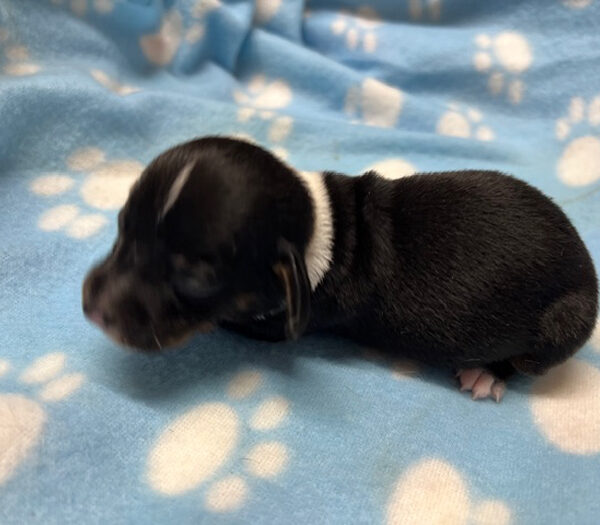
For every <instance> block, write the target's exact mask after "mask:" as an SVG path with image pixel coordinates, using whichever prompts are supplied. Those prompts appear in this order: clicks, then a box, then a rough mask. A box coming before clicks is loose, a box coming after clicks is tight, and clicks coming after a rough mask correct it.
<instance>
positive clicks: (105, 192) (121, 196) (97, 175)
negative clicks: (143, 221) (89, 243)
mask: <svg viewBox="0 0 600 525" xmlns="http://www.w3.org/2000/svg"><path fill="white" fill-rule="evenodd" d="M67 167H68V169H69V171H72V172H79V173H85V174H86V175H87V176H86V177H85V179H84V180H83V182H82V183H81V184H80V185H79V195H80V197H81V198H82V199H83V201H84V203H85V204H87V205H88V206H90V207H91V208H93V209H95V210H96V212H95V213H86V212H84V211H83V210H82V209H81V207H80V206H78V205H77V204H59V205H56V206H53V207H51V208H50V209H48V210H47V211H46V212H44V213H43V214H42V215H41V217H40V218H39V220H38V226H39V228H40V229H42V230H44V231H48V232H51V231H64V232H65V233H66V234H67V235H68V236H69V237H72V238H74V239H85V238H87V237H91V236H92V235H94V234H96V233H98V232H99V231H100V230H101V229H102V227H103V226H104V225H105V224H106V223H107V221H108V219H107V217H106V215H105V214H104V213H102V212H106V211H112V210H117V209H119V208H120V207H121V206H122V205H123V204H124V203H125V201H126V200H127V196H128V195H129V189H130V188H131V185H132V184H133V183H134V182H135V180H136V179H137V178H138V177H139V175H140V173H141V172H142V171H143V169H144V166H143V165H142V164H140V163H139V162H137V161H135V160H110V161H109V160H106V156H105V154H104V152H103V151H102V150H100V149H98V148H94V147H88V148H81V149H79V150H77V151H75V152H74V153H73V154H72V155H70V156H69V157H68V159H67ZM77 183H78V181H77V180H76V179H75V178H73V177H71V176H70V175H66V174H64V173H49V174H46V175H43V176H41V177H38V178H37V179H35V180H34V181H33V182H32V183H31V185H30V190H31V191H32V192H33V193H35V194H37V195H40V196H42V197H45V198H47V199H49V200H50V199H52V198H54V197H57V196H59V195H64V194H67V192H69V191H70V190H72V189H73V187H74V186H76V185H77Z"/></svg>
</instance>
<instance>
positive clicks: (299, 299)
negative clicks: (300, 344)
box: [273, 239, 310, 340]
mask: <svg viewBox="0 0 600 525" xmlns="http://www.w3.org/2000/svg"><path fill="white" fill-rule="evenodd" d="M278 250H279V260H278V262H277V263H276V264H275V265H274V266H273V271H274V272H275V274H276V275H277V277H279V279H280V281H281V284H282V286H283V289H284V290H285V302H286V307H287V321H286V326H285V335H286V337H287V338H288V339H293V340H295V339H298V338H299V337H300V336H301V335H302V334H303V332H304V330H305V329H306V325H307V324H308V319H309V316H310V282H309V281H308V275H307V273H306V265H305V263H304V259H303V258H302V257H301V256H300V254H299V253H298V250H296V248H295V247H294V246H293V245H292V244H290V243H289V242H287V241H285V240H283V239H280V241H279V246H278Z"/></svg>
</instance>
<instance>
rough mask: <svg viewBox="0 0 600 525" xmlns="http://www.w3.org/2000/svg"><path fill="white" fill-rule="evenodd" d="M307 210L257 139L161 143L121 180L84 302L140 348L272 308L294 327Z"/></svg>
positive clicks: (109, 328)
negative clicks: (120, 199) (122, 198)
mask: <svg viewBox="0 0 600 525" xmlns="http://www.w3.org/2000/svg"><path fill="white" fill-rule="evenodd" d="M312 213H313V212H312V209H311V204H310V198H309V196H308V193H307V191H306V190H305V188H304V186H303V185H302V183H301V181H300V180H299V179H298V177H297V176H295V174H294V173H293V172H292V170H291V169H290V168H288V167H287V166H285V165H284V164H283V163H281V162H280V161H279V160H277V159H276V158H275V157H274V156H272V155H271V154H270V153H268V152H266V151H264V150H263V149H261V148H259V147H257V146H254V145H251V144H249V143H246V142H242V141H237V140H232V139H226V138H213V137H211V138H204V139H199V140H195V141H192V142H189V143H186V144H183V145H180V146H177V147H175V148H173V149H170V150H168V151H166V152H165V153H163V154H161V155H160V156H159V157H157V158H156V159H155V160H154V161H152V163H151V164H150V165H149V166H148V167H147V168H146V170H145V171H144V173H143V174H142V175H141V177H140V179H139V180H138V182H137V183H136V184H135V185H134V187H133V188H132V190H131V193H130V195H129V198H128V200H127V203H126V204H125V206H124V207H123V209H122V210H121V212H120V214H119V234H118V237H117V240H116V242H115V244H114V246H113V249H112V252H111V253H110V254H109V255H108V256H107V257H106V259H104V261H102V262H101V263H100V264H99V265H98V266H96V267H95V268H93V269H92V270H91V271H90V272H89V274H88V275H87V277H86V279H85V281H84V284H83V309H84V312H85V314H86V316H87V317H88V318H89V319H90V320H92V321H93V322H95V323H96V324H98V325H99V326H100V327H101V328H102V329H103V330H104V331H105V332H106V334H108V335H109V336H110V337H111V338H113V339H114V340H115V341H117V342H118V343H121V344H124V345H126V346H129V347H133V348H137V349H142V350H159V349H162V348H165V347H169V346H174V345H177V344H178V343H180V342H182V341H183V340H185V339H186V338H187V337H188V336H190V335H192V334H193V333H194V332H196V331H206V330H207V329H210V328H211V327H213V326H214V325H215V324H217V323H219V322H221V321H240V320H243V321H251V320H252V319H253V318H256V317H260V318H264V317H265V316H268V315H273V314H274V313H278V314H281V312H282V311H285V312H286V314H287V315H286V316H285V319H287V321H286V326H285V333H286V335H287V336H288V337H289V338H295V337H298V336H299V335H300V334H301V332H302V331H303V330H304V328H305V327H306V323H307V321H308V308H309V300H310V284H309V282H308V278H307V274H306V268H305V263H304V250H305V248H306V245H307V242H308V239H309V237H310V235H311V230H312Z"/></svg>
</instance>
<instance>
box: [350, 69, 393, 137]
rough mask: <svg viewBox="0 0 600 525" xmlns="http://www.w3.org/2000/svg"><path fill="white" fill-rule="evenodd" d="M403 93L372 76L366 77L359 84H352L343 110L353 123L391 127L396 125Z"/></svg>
mask: <svg viewBox="0 0 600 525" xmlns="http://www.w3.org/2000/svg"><path fill="white" fill-rule="evenodd" d="M403 105H404V93H402V91H400V90H399V89H397V88H395V87H392V86H388V85H387V84H384V83H383V82H380V81H379V80H376V79H374V78H366V79H365V80H363V82H362V83H361V84H360V85H359V86H352V87H351V88H350V89H349V90H348V94H347V95H346V101H345V105H344V112H345V113H346V114H347V115H349V116H350V117H353V120H352V122H353V123H360V122H362V123H364V124H366V125H367V126H377V127H381V128H391V127H393V126H395V125H396V122H397V121H398V118H399V117H400V113H401V112H402V106H403Z"/></svg>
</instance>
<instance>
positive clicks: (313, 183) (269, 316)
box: [83, 137, 598, 400]
mask: <svg viewBox="0 0 600 525" xmlns="http://www.w3.org/2000/svg"><path fill="white" fill-rule="evenodd" d="M597 302H598V285H597V279H596V275H595V272H594V267H593V265H592V261H591V259H590V256H589V254H588V252H587V250H586V248H585V246H584V244H583V242H582V241H581V239H580V237H579V236H578V234H577V232H576V231H575V229H574V228H573V226H572V225H571V223H570V222H569V220H568V219H567V217H566V216H565V215H564V213H563V212H562V211H561V210H560V209H559V208H558V206H556V205H555V204H553V203H552V201H551V200H550V199H548V198H547V197H545V196H544V195H543V194H542V193H540V192H539V191H538V190H536V189H534V188H532V187H531V186H529V185H527V184H525V183H524V182H521V181H519V180H517V179H514V178H512V177H509V176H506V175H502V174H500V173H496V172H482V171H463V172H454V173H431V174H425V175H414V176H412V177H406V178H402V179H398V180H387V179H384V178H382V177H381V176H379V175H378V174H377V173H375V172H368V173H365V174H364V175H361V176H359V177H348V176H345V175H340V174H337V173H330V172H324V173H299V172H296V171H294V170H293V169H292V168H290V167H288V166H286V165H285V164H283V163H282V162H281V161H279V160H278V159H277V158H275V157H274V156H273V155H271V154H270V153H268V152H267V151H265V150H263V149H261V148H260V147H258V146H254V145H252V144H249V143H247V142H243V141H238V140H232V139H227V138H215V137H210V138H203V139H199V140H195V141H192V142H189V143H187V144H183V145H179V146H177V147H175V148H172V149H170V150H168V151H167V152H165V153H163V154H162V155H160V156H159V157H158V158H156V159H155V160H154V161H153V162H152V163H151V164H150V165H149V166H148V167H147V168H146V170H145V171H144V173H143V174H142V176H141V177H140V179H139V180H138V182H137V183H136V184H135V185H134V186H133V188H132V190H131V193H130V196H129V199H128V201H127V203H126V205H125V207H124V208H123V210H122V211H121V213H120V214H119V235H118V238H117V241H116V243H115V245H114V247H113V250H112V252H111V253H110V255H109V256H108V257H107V258H106V259H105V260H104V261H103V262H102V263H101V264H100V265H99V266H97V267H95V268H94V269H92V270H91V272H90V273H89V275H88V276H87V277H86V279H85V282H84V285H83V309H84V312H85V314H86V315H87V317H88V318H89V319H90V320H92V321H93V322H95V323H96V324H98V325H99V326H100V327H101V328H102V329H103V330H104V331H105V332H106V333H107V334H108V335H109V336H110V337H112V338H113V339H114V340H116V341H117V342H119V343H122V344H124V345H127V346H131V347H134V348H138V349H143V350H150V351H156V350H160V349H162V348H164V347H169V346H173V345H177V344H178V343H180V342H181V341H182V340H184V339H185V338H187V337H189V336H190V335H192V334H193V333H195V332H197V331H205V330H207V329H210V328H211V327H213V326H215V325H220V326H223V327H225V328H227V329H230V330H235V331H237V332H240V333H242V334H245V335H247V336H250V337H255V338H260V339H265V340H271V341H276V340H283V339H295V338H297V337H299V336H300V335H301V334H302V333H304V332H305V331H306V330H309V331H329V332H332V333H335V334H339V335H342V336H345V337H350V338H352V339H354V340H356V341H358V342H361V343H366V344H369V345H370V346H377V347H379V348H381V349H383V350H387V351H389V352H393V353H396V354H397V355H401V356H404V357H408V358H413V359H417V360H421V361H424V362H427V363H430V364H434V365H440V366H446V367H452V368H454V369H455V370H457V371H458V375H459V377H460V382H461V386H462V388H463V389H467V390H472V392H473V397H475V398H478V397H487V396H492V397H494V398H495V399H496V400H499V399H500V398H501V397H502V394H503V392H504V382H503V379H505V378H506V377H507V376H508V375H509V374H510V373H511V372H513V371H514V370H515V369H516V370H517V371H519V372H521V373H524V374H533V375H537V374H543V373H544V372H545V371H546V370H547V369H548V368H549V367H552V366H554V365H557V364H559V363H561V362H562V361H564V360H565V359H567V358H568V357H569V356H571V355H572V354H573V353H574V352H576V351H577V350H578V349H579V348H580V347H581V346H582V345H583V344H584V343H585V341H586V340H587V339H588V338H589V337H590V335H591V332H592V329H593V327H594V323H595V319H596V315H597Z"/></svg>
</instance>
